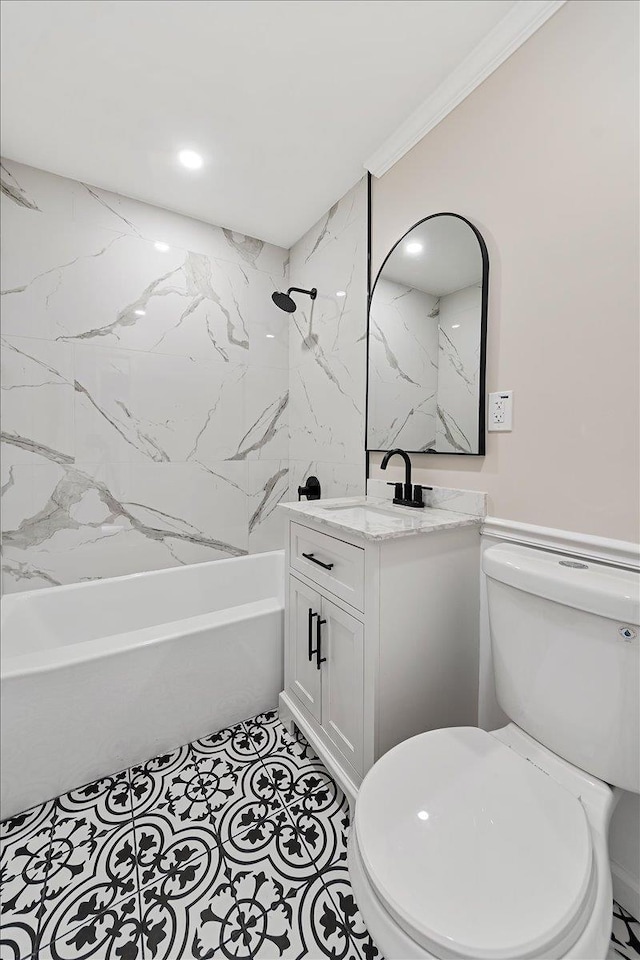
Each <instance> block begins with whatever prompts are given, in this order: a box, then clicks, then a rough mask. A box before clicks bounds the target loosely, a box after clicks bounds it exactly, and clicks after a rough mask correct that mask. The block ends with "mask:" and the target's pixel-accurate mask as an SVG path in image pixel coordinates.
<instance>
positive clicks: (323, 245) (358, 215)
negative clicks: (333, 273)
mask: <svg viewBox="0 0 640 960" xmlns="http://www.w3.org/2000/svg"><path fill="white" fill-rule="evenodd" d="M366 205H367V190H366V177H363V178H362V179H361V180H359V181H358V183H356V184H355V185H354V186H353V187H352V188H351V189H350V190H348V191H347V193H345V195H344V196H343V197H342V198H341V199H340V200H338V201H337V203H334V204H333V206H332V207H331V208H330V209H329V210H328V211H327V213H325V214H323V216H322V217H320V219H319V220H318V221H317V223H315V224H314V226H313V227H311V228H310V229H309V230H308V231H307V233H306V234H305V235H304V236H303V237H301V238H300V240H298V242H297V243H296V244H295V245H294V246H293V247H292V249H291V257H290V271H291V275H292V276H293V275H294V274H295V275H296V276H297V277H300V278H301V279H302V280H305V281H307V282H308V281H309V277H310V274H309V273H307V272H305V271H306V270H307V268H308V269H309V270H311V269H312V268H313V266H315V265H319V264H333V263H336V262H339V259H340V258H339V257H336V258H335V259H334V250H335V249H336V247H337V246H338V244H339V242H340V238H341V237H343V236H344V235H345V234H347V233H348V232H349V230H350V228H352V227H355V228H356V229H359V228H360V227H361V226H362V224H363V223H366V216H367V210H366ZM342 269H344V264H343V265H342ZM315 285H316V286H318V284H317V283H316V284H315ZM336 289H338V290H340V289H343V290H344V289H345V287H337V288H336Z"/></svg>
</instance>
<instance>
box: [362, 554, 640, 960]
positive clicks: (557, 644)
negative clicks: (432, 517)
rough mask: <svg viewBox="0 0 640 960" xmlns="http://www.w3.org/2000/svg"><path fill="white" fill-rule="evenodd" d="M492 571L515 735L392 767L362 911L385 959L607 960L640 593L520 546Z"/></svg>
mask: <svg viewBox="0 0 640 960" xmlns="http://www.w3.org/2000/svg"><path fill="white" fill-rule="evenodd" d="M483 569H484V572H485V573H486V575H487V578H488V580H487V590H488V607H489V620H490V625H491V643H492V651H493V668H494V675H495V683H496V691H497V696H498V701H499V703H500V705H501V707H502V708H503V710H504V711H505V712H506V714H507V716H508V717H510V719H511V720H512V721H513V722H512V723H510V724H508V725H507V726H506V727H503V728H502V729H500V730H495V731H493V732H492V733H486V732H485V731H483V730H479V729H476V728H473V727H453V728H449V729H443V730H434V731H431V732H429V733H423V734H420V735H419V736H417V737H413V738H412V739H411V740H407V741H405V742H404V743H401V744H399V745H398V746H397V747H394V749H393V750H390V751H389V752H388V753H387V754H385V755H384V756H383V757H381V758H380V760H378V762H377V763H376V764H375V765H374V766H373V767H372V769H371V770H370V771H369V773H368V774H367V776H366V778H365V780H364V782H363V784H362V787H361V788H360V791H359V793H358V797H357V801H356V807H355V815H354V819H353V827H352V830H351V832H350V836H349V872H350V875H351V881H352V884H353V889H354V893H355V895H356V900H357V902H358V906H359V907H360V910H361V912H362V915H363V918H364V920H365V923H366V925H367V927H368V929H369V931H370V933H371V935H372V937H373V939H374V940H375V941H376V943H377V945H378V946H379V948H380V951H381V952H382V954H383V956H384V957H385V958H386V960H411V958H414V957H416V958H418V957H420V958H424V957H436V958H443V960H444V958H463V957H464V958H474V960H483V958H487V960H488V958H492V960H495V958H504V960H520V958H536V960H538V958H556V957H573V958H584V960H603V958H605V957H606V955H607V950H608V946H609V938H610V935H611V899H612V898H611V872H610V868H609V857H608V849H607V830H608V826H609V821H610V818H611V814H612V811H613V808H614V807H615V803H616V800H617V791H616V790H615V789H612V787H611V786H609V784H612V785H613V786H614V787H621V788H624V789H625V790H632V791H635V792H638V791H639V790H640V769H639V766H640V729H639V727H640V723H639V710H640V706H639V705H640V699H639V696H638V694H639V684H640V680H639V676H640V675H639V666H640V664H639V652H638V632H639V627H638V624H639V623H640V597H639V589H640V578H639V577H638V575H637V574H636V573H633V572H632V571H624V570H619V569H615V568H613V567H607V566H605V565H604V564H594V563H588V564H583V563H578V562H576V561H573V560H569V559H566V558H563V557H562V556H559V555H556V554H551V553H546V552H543V551H540V550H536V549H533V548H528V547H520V546H512V545H507V544H500V545H496V546H492V547H490V548H488V549H487V550H486V551H485V553H484V558H483Z"/></svg>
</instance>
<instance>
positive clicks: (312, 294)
mask: <svg viewBox="0 0 640 960" xmlns="http://www.w3.org/2000/svg"><path fill="white" fill-rule="evenodd" d="M293 290H295V292H296V293H306V294H307V295H308V296H309V297H311V299H312V300H315V298H316V297H317V296H318V290H317V288H316V287H312V288H311V290H305V289H304V288H303V287H289V289H288V290H287V296H289V294H290V293H291V292H292V291H293Z"/></svg>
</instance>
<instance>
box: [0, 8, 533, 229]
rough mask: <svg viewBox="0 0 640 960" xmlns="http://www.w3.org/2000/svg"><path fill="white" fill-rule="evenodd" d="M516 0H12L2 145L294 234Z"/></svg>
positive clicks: (29, 159)
mask: <svg viewBox="0 0 640 960" xmlns="http://www.w3.org/2000/svg"><path fill="white" fill-rule="evenodd" d="M514 2H515V0H3V3H2V76H3V82H2V104H1V106H2V138H3V144H2V152H3V154H4V156H6V157H8V158H10V159H13V160H18V161H21V162H23V163H28V164H31V165H32V166H36V167H41V168H43V169H45V170H51V171H53V172H54V173H58V174H62V175H64V176H67V177H73V178H76V179H79V180H84V181H85V182H88V183H91V184H94V185H96V186H100V187H104V188H106V189H110V190H114V191H116V192H118V193H122V194H125V195H127V196H131V197H135V198H137V199H141V200H146V201H148V202H149V203H154V204H157V205H159V206H162V207H166V208H169V209H171V210H176V211H178V212H180V213H185V214H189V215H191V216H194V217H198V218H200V219H201V220H206V221H209V222H211V223H216V224H219V225H221V226H226V227H230V228H232V229H234V230H238V231H240V232H243V233H247V234H249V235H251V236H255V237H259V238H260V239H262V240H267V241H270V242H272V243H277V244H281V245H282V246H285V247H288V246H290V245H291V244H292V243H293V242H294V241H295V240H297V239H298V238H299V237H300V236H301V235H302V234H303V233H304V232H305V231H306V230H307V229H308V228H309V227H310V226H311V225H312V224H313V223H314V222H315V221H316V220H317V219H318V218H319V217H320V216H321V215H322V214H323V213H324V212H325V210H327V209H328V207H329V206H331V204H332V203H334V202H335V201H336V200H337V199H338V198H339V197H340V196H342V194H344V193H345V192H346V190H348V189H349V187H351V186H352V185H353V184H354V183H355V182H356V181H357V180H358V179H359V178H360V177H361V176H362V175H363V163H364V161H365V159H366V158H367V157H368V156H369V155H370V154H371V153H372V152H373V151H375V150H376V149H377V148H378V147H379V146H380V144H381V143H382V142H383V141H384V140H385V139H386V138H387V137H389V135H390V134H391V133H392V132H393V131H394V130H395V129H396V128H397V127H398V125H399V124H400V123H402V122H403V121H404V120H405V119H406V118H407V117H408V116H409V115H410V114H411V113H412V112H413V111H414V110H415V109H416V108H417V107H418V106H419V105H420V104H421V103H422V102H423V101H424V100H425V98H427V97H429V96H430V95H431V94H432V93H433V92H434V91H435V90H436V89H437V88H438V87H439V86H440V85H441V84H442V83H443V81H444V80H445V79H446V78H447V77H448V76H449V75H450V74H451V73H452V71H454V70H455V68H456V67H458V66H459V65H460V63H461V62H462V61H463V60H464V59H465V58H466V57H467V56H468V55H469V54H470V53H471V51H473V50H474V48H475V47H477V46H478V44H480V43H481V41H482V40H483V38H484V37H486V35H487V34H488V33H489V32H490V31H491V30H492V29H493V28H494V27H495V26H496V24H497V23H498V21H500V20H501V19H502V18H504V17H505V15H506V14H507V13H508V12H509V10H510V9H511V8H512V7H514ZM182 147H191V148H193V149H195V150H198V151H199V152H200V153H202V154H203V155H204V157H205V165H204V167H203V169H202V170H200V171H198V172H195V173H194V172H191V173H190V172H187V171H185V170H184V169H182V168H181V167H179V166H178V164H177V162H176V153H177V151H178V150H179V149H180V148H182Z"/></svg>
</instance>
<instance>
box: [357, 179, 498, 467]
mask: <svg viewBox="0 0 640 960" xmlns="http://www.w3.org/2000/svg"><path fill="white" fill-rule="evenodd" d="M370 177H371V175H369V188H370V186H371V180H370ZM435 217H456V219H458V220H462V222H463V223H466V224H467V226H469V227H471V229H472V230H473V232H474V234H475V237H476V240H477V241H478V246H479V247H480V253H481V255H482V305H481V316H480V375H479V378H478V452H477V453H462V452H458V451H454V450H452V451H444V450H442V451H438V450H429V451H426V450H407V453H413V454H417V453H423V454H425V456H439V457H484V456H485V451H486V422H485V420H486V418H485V402H486V401H485V390H486V373H487V371H486V366H487V313H488V307H489V252H488V250H487V245H486V243H485V242H484V237H483V236H482V234H481V233H480V231H479V230H478V228H477V227H476V226H474V224H473V223H471V221H470V220H467V218H466V217H463V216H461V215H460V214H459V213H449V212H447V211H445V212H443V213H432V214H430V215H429V216H428V217H423V218H422V219H421V220H417V221H416V222H415V223H414V224H413V225H412V226H411V227H409V229H408V230H406V231H405V232H404V233H403V234H402V236H401V237H400V239H399V240H397V241H396V242H395V243H394V245H393V246H392V248H391V250H389V252H388V254H387V255H386V257H385V258H384V260H383V261H382V263H381V265H380V269H379V270H378V273H377V275H376V279H375V280H374V282H373V286H371V205H370V200H369V230H368V248H369V249H368V256H367V261H368V266H369V284H370V290H369V293H368V295H367V389H366V396H365V423H364V445H365V451H366V455H367V466H368V463H369V454H370V453H384V452H385V451H383V450H380V449H378V448H377V447H369V446H368V442H369V327H370V323H371V301H372V300H373V294H374V292H375V289H376V284H377V283H378V280H379V279H380V274H381V273H382V271H383V270H384V266H385V264H386V262H387V260H388V259H389V257H390V256H391V254H392V253H393V251H394V250H395V249H396V247H397V246H399V244H401V243H402V241H403V240H405V239H406V238H407V237H408V235H409V234H410V233H411V231H412V230H415V228H416V227H419V226H420V224H421V223H426V221H427V220H433V219H434V218H435ZM368 474H369V471H368V469H367V476H368Z"/></svg>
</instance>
